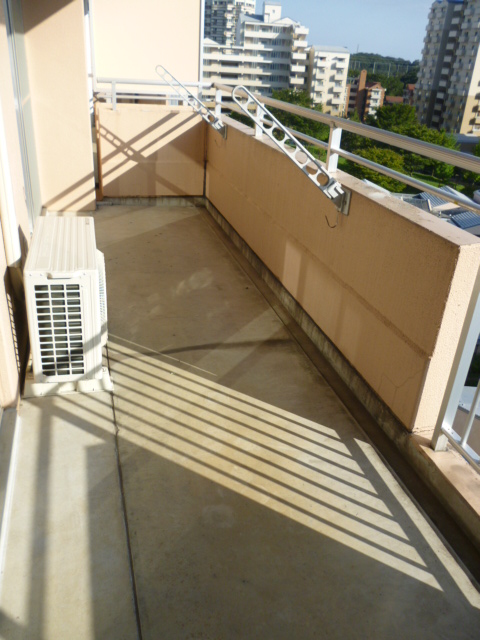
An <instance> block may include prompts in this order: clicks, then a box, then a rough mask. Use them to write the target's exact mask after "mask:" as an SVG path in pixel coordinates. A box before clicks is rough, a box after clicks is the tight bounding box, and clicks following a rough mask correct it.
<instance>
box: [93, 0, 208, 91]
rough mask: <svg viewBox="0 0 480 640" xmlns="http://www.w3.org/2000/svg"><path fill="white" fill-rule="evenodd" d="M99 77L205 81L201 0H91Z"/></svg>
mask: <svg viewBox="0 0 480 640" xmlns="http://www.w3.org/2000/svg"><path fill="white" fill-rule="evenodd" d="M90 3H91V10H92V15H93V23H94V27H93V31H94V49H95V65H96V75H97V77H116V78H133V79H140V80H155V79H157V80H158V79H159V78H158V76H157V75H156V73H155V67H156V65H158V64H162V65H163V66H164V67H166V68H167V69H168V70H169V71H170V72H171V73H173V75H174V76H175V77H177V78H178V79H179V80H182V81H185V82H187V81H190V82H198V81H199V79H200V75H199V69H200V5H201V3H200V0H175V1H174V2H166V1H165V0H136V1H135V2H132V1H131V0H115V2H112V0H90Z"/></svg>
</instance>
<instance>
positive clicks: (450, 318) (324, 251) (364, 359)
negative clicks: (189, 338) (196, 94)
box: [206, 119, 480, 431]
mask: <svg viewBox="0 0 480 640" xmlns="http://www.w3.org/2000/svg"><path fill="white" fill-rule="evenodd" d="M226 120H227V122H228V124H229V129H228V135H227V139H226V140H223V139H222V138H221V137H220V136H219V135H218V134H217V133H215V132H214V131H213V130H212V129H211V128H208V137H207V182H206V195H207V197H208V198H209V199H210V201H211V202H212V204H213V205H214V206H215V207H216V208H217V209H218V210H219V211H220V212H221V213H222V214H223V216H225V218H226V219H227V220H228V221H229V222H230V224H232V226H233V227H234V228H235V229H236V231H237V232H238V233H239V234H240V235H241V236H242V238H243V239H244V240H245V241H246V242H247V243H248V244H249V245H250V247H251V248H252V249H253V251H254V252H255V253H256V254H257V255H258V256H259V257H260V258H261V259H262V261H263V262H264V263H265V264H266V265H267V266H268V268H269V269H270V270H271V271H272V272H273V273H274V275H275V276H276V277H277V278H278V279H279V280H280V281H281V282H282V283H283V285H284V286H285V287H286V288H287V290H288V291H289V292H290V293H291V294H292V295H293V296H294V297H295V298H296V299H297V300H298V302H299V303H300V304H301V306H302V307H303V308H304V309H305V310H306V311H307V313H308V314H309V315H310V316H311V318H312V319H313V320H314V321H315V322H316V324H317V325H318V326H319V327H320V328H321V329H322V331H323V332H324V333H325V334H326V335H327V336H328V338H329V339H330V340H331V341H332V342H333V343H334V344H335V345H336V347H337V348H338V349H339V350H340V351H341V352H342V353H343V355H344V356H345V357H346V358H347V360H348V361H349V362H350V363H351V364H352V365H353V367H354V368H355V369H356V370H357V371H358V372H359V373H360V375H361V376H362V377H363V378H364V379H365V380H366V381H367V382H368V384H369V385H370V386H371V387H372V389H373V390H374V391H375V392H376V393H377V394H378V396H379V397H380V398H381V399H382V400H383V401H384V402H385V403H386V404H387V405H388V406H389V407H390V408H391V410H392V411H393V413H394V414H395V415H396V416H397V417H398V418H399V419H400V420H401V421H402V422H403V424H404V425H406V426H407V428H409V429H413V430H415V431H422V430H431V429H432V428H433V426H434V423H435V418H436V416H437V414H438V411H439V407H440V402H441V399H442V392H443V389H444V387H445V385H446V380H447V377H448V373H449V369H450V366H451V363H452V360H453V355H454V350H455V347H456V344H457V342H458V338H459V331H460V327H461V323H462V320H463V318H464V315H465V312H466V306H467V304H468V300H469V296H470V292H471V290H472V288H473V281H474V278H475V274H476V272H477V270H478V267H479V264H480V244H479V242H478V239H477V238H475V237H474V236H471V235H469V234H467V233H465V232H462V231H460V230H457V229H454V228H453V227H452V226H451V225H447V224H446V223H445V222H442V221H440V220H438V219H436V218H434V217H432V216H429V215H428V214H426V213H423V212H421V211H419V210H416V209H414V208H413V207H411V206H410V205H407V204H405V203H402V202H400V201H398V200H396V199H394V198H392V197H391V196H387V195H384V194H382V193H380V192H378V191H377V190H375V189H373V188H369V187H367V186H366V185H364V184H363V183H361V182H360V181H358V180H356V179H355V178H353V177H351V176H348V175H346V174H344V173H343V172H338V179H339V180H340V181H341V182H342V183H343V184H345V186H347V187H350V188H352V189H353V195H352V203H351V209H350V215H349V216H348V217H344V216H341V215H340V216H339V218H338V223H337V226H336V227H335V228H334V229H331V228H330V227H329V226H328V224H327V221H326V219H325V218H326V217H327V218H328V220H329V222H330V224H331V225H334V224H335V223H336V221H337V220H336V219H337V212H336V210H335V208H334V206H333V205H332V204H331V203H330V202H329V201H328V200H326V198H325V197H324V196H323V194H322V193H321V192H320V191H319V190H318V189H317V188H316V187H315V186H314V185H313V184H312V183H311V182H309V181H308V179H307V178H306V177H305V176H304V175H303V174H302V173H301V172H300V171H298V169H296V168H295V167H294V165H293V164H292V163H291V161H289V160H288V158H286V157H285V156H284V155H283V154H281V153H280V152H279V151H278V150H277V149H276V148H275V147H274V146H273V145H271V144H268V143H265V142H261V141H258V140H256V139H255V138H254V137H253V133H252V130H251V129H248V128H246V127H243V126H242V125H239V124H238V123H235V122H234V121H232V120H230V119H226Z"/></svg>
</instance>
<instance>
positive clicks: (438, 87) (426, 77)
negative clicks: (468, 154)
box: [414, 0, 480, 134]
mask: <svg viewBox="0 0 480 640" xmlns="http://www.w3.org/2000/svg"><path fill="white" fill-rule="evenodd" d="M479 19H480V0H464V1H463V2H462V1H461V0H460V1H457V2H454V1H453V0H442V1H441V2H434V3H433V5H432V8H431V10H430V14H429V21H428V25H427V33H426V36H425V40H424V42H425V46H424V49H423V52H422V60H421V63H420V71H419V76H418V82H417V85H416V87H415V97H414V104H415V106H416V108H417V113H418V117H419V120H420V122H421V123H422V124H426V125H427V126H431V127H436V128H444V129H446V130H447V131H451V132H454V133H461V134H472V133H476V132H478V131H480V118H479V117H478V114H479V108H480V90H479V89H480V55H479V43H480V29H479V27H478V24H479Z"/></svg>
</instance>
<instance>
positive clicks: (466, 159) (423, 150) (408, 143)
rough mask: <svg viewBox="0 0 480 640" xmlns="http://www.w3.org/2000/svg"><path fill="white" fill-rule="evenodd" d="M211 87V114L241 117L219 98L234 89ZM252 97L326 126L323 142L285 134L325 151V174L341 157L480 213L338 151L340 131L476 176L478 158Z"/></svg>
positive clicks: (463, 200)
mask: <svg viewBox="0 0 480 640" xmlns="http://www.w3.org/2000/svg"><path fill="white" fill-rule="evenodd" d="M213 86H214V88H215V89H216V93H215V103H216V106H215V113H216V114H217V115H220V114H221V112H222V108H223V109H225V110H228V111H235V112H237V113H240V114H243V111H242V109H241V108H240V107H239V106H238V105H236V104H235V102H228V103H225V102H223V95H224V94H227V95H228V96H229V97H230V98H231V96H232V93H233V91H234V89H235V87H232V86H229V85H225V84H220V83H214V85H213ZM253 96H254V98H255V99H256V100H258V102H260V103H262V104H265V105H267V106H269V107H274V108H275V109H279V110H281V111H285V112H287V113H292V114H294V115H297V116H301V117H303V118H307V119H310V120H314V121H316V122H321V123H323V124H326V125H328V126H329V127H330V137H329V141H328V142H323V141H321V140H317V139H316V138H312V137H311V136H308V135H306V134H303V133H299V132H298V131H294V130H292V129H288V131H289V132H290V133H292V134H293V135H294V136H295V137H296V138H299V139H300V140H304V141H305V142H308V143H309V144H312V145H314V146H317V147H319V148H320V149H326V150H327V161H326V169H327V171H328V172H329V173H332V172H335V171H336V170H337V168H338V158H339V157H342V158H345V159H346V160H350V161H351V162H353V163H355V164H358V165H360V166H363V167H366V168H367V169H372V170H373V171H377V172H378V173H381V174H383V175H386V176H388V177H389V178H394V179H395V180H398V181H399V182H403V183H404V184H407V185H409V186H410V187H413V188H414V189H418V190H420V191H426V192H427V193H431V194H433V195H436V196H438V197H439V198H441V199H442V200H447V201H449V202H453V203H455V204H458V205H461V206H462V207H465V208H466V209H470V210H472V211H475V212H477V213H480V204H477V203H476V202H473V201H472V200H471V199H470V198H467V196H464V195H463V194H461V193H456V194H455V193H449V192H447V191H443V190H442V189H439V188H438V187H434V186H432V185H430V184H428V183H426V182H423V181H422V180H417V179H416V178H413V177H411V176H408V175H406V174H404V173H400V172H399V171H395V170H393V169H389V168H388V167H385V166H383V165H381V164H378V163H376V162H373V161H371V160H367V159H366V158H362V157H361V156H359V155H356V154H354V153H351V152H350V151H346V150H345V149H342V147H341V140H342V132H343V131H348V132H349V133H354V134H356V135H358V136H362V137H364V138H367V139H369V140H375V141H376V142H381V143H383V144H387V145H390V146H392V147H397V148H398V149H403V150H404V151H410V152H411V153H415V154H417V155H421V156H425V157H427V158H431V159H432V160H436V161H438V162H445V163H446V164H450V165H454V166H456V167H459V168H461V169H465V170H466V171H472V172H474V173H479V174H480V158H477V157H476V156H473V155H470V154H466V153H461V152H460V151H454V150H453V149H447V148H445V147H440V146H438V145H435V144H431V143H429V142H424V141H423V140H415V139H414V138H408V137H407V136H402V135H400V134H398V133H393V132H391V131H386V130H384V129H377V128H376V127H371V126H369V125H366V124H362V123H360V122H353V121H352V120H347V119H345V118H340V117H338V116H331V115H328V114H325V113H321V112H319V111H315V110H314V109H307V108H305V107H300V106H298V105H295V104H291V103H287V102H281V101H280V100H276V99H275V98H270V97H267V96H263V95H259V94H256V93H255V94H253Z"/></svg>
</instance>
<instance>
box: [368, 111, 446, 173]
mask: <svg viewBox="0 0 480 640" xmlns="http://www.w3.org/2000/svg"><path fill="white" fill-rule="evenodd" d="M368 124H369V125H371V126H373V127H378V128H379V129H385V130H387V131H392V132H393V133H398V134H400V135H403V136H407V137H409V138H415V139H416V140H423V141H424V142H429V143H430V144H436V145H438V146H440V147H446V148H448V149H456V148H457V143H456V141H455V138H454V137H453V136H452V135H450V134H448V133H447V132H446V131H444V130H443V129H441V130H440V131H438V130H436V129H429V128H428V127H427V126H426V125H423V124H420V123H419V122H418V121H417V116H416V110H415V107H412V106H410V105H408V104H393V105H387V106H385V107H381V108H380V109H378V110H377V114H376V118H372V117H369V119H368ZM376 145H377V146H378V143H376ZM397 153H399V154H401V155H402V156H403V161H404V168H405V170H406V171H407V172H408V173H414V172H417V173H429V174H430V175H432V176H435V177H436V178H438V179H439V180H441V181H443V182H448V180H450V179H451V178H452V177H453V174H454V172H455V168H454V167H453V166H452V165H448V164H445V163H444V162H439V161H438V160H431V159H429V158H425V157H424V156H420V155H417V154H413V153H409V152H408V151H402V150H398V151H397Z"/></svg>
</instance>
